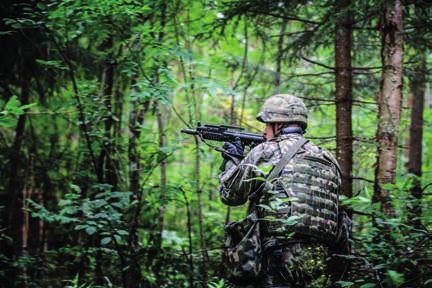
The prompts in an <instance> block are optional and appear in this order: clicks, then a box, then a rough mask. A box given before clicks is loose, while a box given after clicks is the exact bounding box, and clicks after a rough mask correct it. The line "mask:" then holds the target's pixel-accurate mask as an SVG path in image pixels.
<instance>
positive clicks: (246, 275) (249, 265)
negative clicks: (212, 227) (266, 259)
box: [223, 213, 262, 285]
mask: <svg viewBox="0 0 432 288" xmlns="http://www.w3.org/2000/svg"><path fill="white" fill-rule="evenodd" d="M225 235H226V240H225V249H224V255H223V256H224V261H223V262H224V266H225V267H224V268H225V271H226V278H227V279H228V281H229V282H231V283H232V284H235V285H248V284H251V283H254V282H256V280H257V278H258V276H259V274H260V272H261V264H262V263H261V262H262V261H261V260H262V248H261V232H260V222H259V220H258V219H257V217H256V215H255V213H251V214H250V215H249V216H248V217H247V218H246V219H244V220H243V221H241V222H231V223H228V224H227V225H226V226H225Z"/></svg>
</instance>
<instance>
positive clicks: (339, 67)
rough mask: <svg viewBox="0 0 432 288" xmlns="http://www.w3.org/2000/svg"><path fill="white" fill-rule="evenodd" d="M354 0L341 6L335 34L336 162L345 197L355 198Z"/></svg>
mask: <svg viewBox="0 0 432 288" xmlns="http://www.w3.org/2000/svg"><path fill="white" fill-rule="evenodd" d="M350 5H351V0H343V1H340V2H338V4H337V5H336V10H337V12H338V13H342V14H341V16H340V17H339V18H338V19H337V23H336V31H335V32H336V33H335V64H336V69H335V74H336V159H337V161H338V162H339V165H340V168H341V171H342V186H341V194H342V195H345V196H347V197H348V198H351V196H352V165H353V145H352V139H353V138H352V137H353V133H352V119H351V113H352V70H351V47H352V24H351V23H352V19H351V17H350V14H349V13H347V11H346V10H347V9H348V8H349V6H350Z"/></svg>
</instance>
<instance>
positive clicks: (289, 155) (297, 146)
mask: <svg viewBox="0 0 432 288" xmlns="http://www.w3.org/2000/svg"><path fill="white" fill-rule="evenodd" d="M307 142H309V140H306V139H305V138H303V137H301V138H300V139H299V140H297V141H296V142H294V144H293V145H292V146H291V147H290V148H289V150H288V152H287V153H286V154H284V155H283V156H282V158H281V159H280V160H279V162H278V163H277V164H276V166H274V167H273V169H272V170H271V172H270V174H269V175H268V177H267V181H270V182H271V181H273V180H274V179H275V178H277V177H279V174H280V173H281V172H282V169H283V168H284V167H285V166H286V165H287V164H288V162H289V161H290V160H291V159H292V158H293V157H294V155H295V154H297V152H298V151H299V150H300V148H301V147H302V146H303V145H304V144H306V143H307Z"/></svg>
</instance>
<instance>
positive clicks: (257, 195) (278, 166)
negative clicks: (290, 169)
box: [248, 137, 309, 213]
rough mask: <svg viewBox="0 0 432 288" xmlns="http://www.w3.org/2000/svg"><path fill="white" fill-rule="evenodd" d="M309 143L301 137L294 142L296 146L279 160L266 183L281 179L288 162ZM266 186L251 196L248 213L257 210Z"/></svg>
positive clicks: (262, 186) (261, 186)
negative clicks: (280, 176)
mask: <svg viewBox="0 0 432 288" xmlns="http://www.w3.org/2000/svg"><path fill="white" fill-rule="evenodd" d="M307 142H309V140H306V139H305V138H303V137H301V138H300V139H299V140H297V141H296V142H294V144H293V145H292V146H291V147H290V148H289V150H288V152H287V153H286V154H284V155H282V158H281V159H280V160H279V162H278V163H277V164H276V166H274V167H273V169H272V170H271V172H270V173H269V175H268V176H267V177H266V178H267V180H266V182H272V181H273V180H274V179H275V178H277V177H279V174H280V173H281V172H282V169H283V168H284V167H285V166H286V165H287V164H288V162H289V161H290V160H291V159H292V158H293V157H294V155H295V154H297V152H298V151H299V150H300V148H301V147H302V146H303V145H304V144H306V143H307ZM264 186H265V183H263V185H260V187H259V188H258V189H257V191H255V192H254V193H253V194H252V195H250V196H249V200H251V201H250V204H249V209H248V213H250V212H251V211H253V210H255V208H256V205H257V204H258V201H259V199H260V198H261V195H262V191H263V189H264Z"/></svg>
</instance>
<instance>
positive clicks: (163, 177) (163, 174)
mask: <svg viewBox="0 0 432 288" xmlns="http://www.w3.org/2000/svg"><path fill="white" fill-rule="evenodd" d="M155 105H156V119H157V124H158V125H157V126H158V133H159V149H163V148H166V147H167V139H166V135H165V124H166V123H165V119H164V118H165V117H164V115H163V112H162V107H161V103H159V102H157V103H156V104H155ZM162 151H163V150H162ZM160 155H161V157H162V158H161V159H159V161H160V162H159V169H160V179H159V185H160V196H159V211H158V216H157V224H156V231H155V236H154V239H153V244H152V245H153V248H152V249H154V250H155V252H156V255H155V258H156V259H157V258H159V256H160V252H161V251H162V233H163V229H164V222H165V203H166V200H167V196H166V193H167V160H166V155H165V153H161V154H160ZM157 266H159V265H157ZM159 272H160V269H159V267H157V269H156V270H155V275H156V279H157V280H158V281H160V279H159V278H160V273H159Z"/></svg>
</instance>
